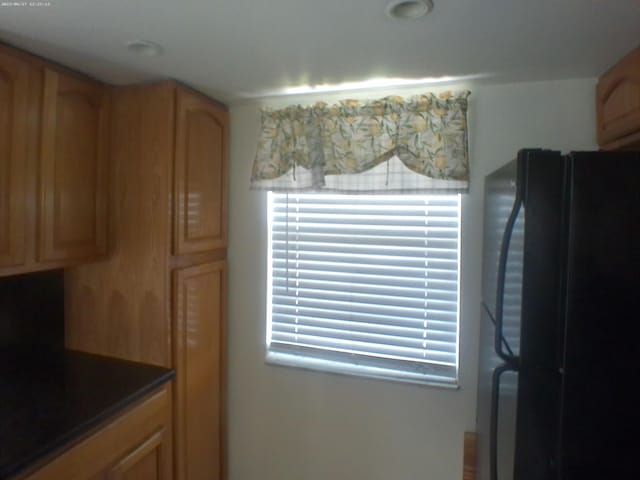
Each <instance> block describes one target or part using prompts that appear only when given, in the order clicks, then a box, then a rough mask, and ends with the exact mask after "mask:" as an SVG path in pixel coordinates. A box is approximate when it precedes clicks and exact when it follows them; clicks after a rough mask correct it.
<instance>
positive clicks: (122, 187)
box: [65, 82, 228, 480]
mask: <svg viewBox="0 0 640 480" xmlns="http://www.w3.org/2000/svg"><path fill="white" fill-rule="evenodd" d="M110 119H111V120H110V155H111V158H110V175H109V177H110V178H109V192H110V193H109V197H110V205H109V211H110V214H109V219H110V220H109V232H108V237H109V244H110V255H109V258H108V259H106V260H104V261H101V262H96V263H92V264H85V265H81V266H78V267H74V268H70V269H68V270H67V271H66V274H65V295H66V303H65V308H66V319H65V335H66V344H67V347H69V348H72V349H75V350H82V351H87V352H91V353H97V354H102V355H107V356H114V357H118V358H124V359H128V360H134V361H140V362H145V363H151V364H154V365H159V366H164V367H169V368H173V369H175V371H176V376H175V380H174V392H173V393H174V401H175V410H174V432H175V437H174V443H173V445H174V456H175V457H174V458H175V461H174V463H175V478H176V479H177V480H200V479H206V480H220V479H222V478H224V456H225V454H224V437H225V432H224V425H225V422H224V413H223V412H224V392H225V377H224V369H225V367H224V357H225V353H224V352H225V350H224V347H225V343H226V339H225V333H224V332H225V329H224V325H225V322H226V319H225V311H224V303H225V298H226V286H225V284H226V269H225V267H224V261H225V259H226V232H227V227H226V220H227V212H226V209H227V206H226V205H227V199H226V197H227V137H228V112H227V111H226V108H224V107H223V106H221V105H220V104H218V103H216V102H215V101H213V100H210V99H208V98H206V97H204V96H202V95H200V94H198V93H196V92H194V91H192V90H190V89H188V88H185V87H183V86H181V85H179V84H176V83H175V82H162V83H159V84H153V85H144V86H133V87H119V88H116V89H114V90H113V92H112V94H111V104H110ZM86 312H91V315H87V314H86Z"/></svg>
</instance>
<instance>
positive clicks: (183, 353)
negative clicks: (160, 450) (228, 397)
mask: <svg viewBox="0 0 640 480" xmlns="http://www.w3.org/2000/svg"><path fill="white" fill-rule="evenodd" d="M173 297H174V298H173V305H174V309H175V311H174V317H173V318H174V323H175V325H174V332H175V334H176V341H175V346H174V351H175V367H176V383H175V385H174V387H175V392H176V395H175V409H174V415H175V418H176V432H175V435H176V442H175V444H176V456H175V458H176V480H220V479H221V478H223V462H222V458H223V457H224V454H223V448H224V441H223V438H224V425H223V419H224V410H225V408H224V396H223V392H222V390H221V388H220V387H221V385H224V383H225V382H224V380H223V378H224V372H225V370H226V368H225V365H226V363H225V349H224V338H225V328H224V318H225V298H226V264H225V262H223V261H221V262H212V263H207V264H203V265H196V266H193V267H188V268H183V269H178V270H176V271H174V273H173Z"/></svg>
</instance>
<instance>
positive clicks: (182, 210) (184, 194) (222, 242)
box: [173, 90, 229, 255]
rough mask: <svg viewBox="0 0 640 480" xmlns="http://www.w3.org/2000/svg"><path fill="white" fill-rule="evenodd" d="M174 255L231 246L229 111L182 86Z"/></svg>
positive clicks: (177, 131)
mask: <svg viewBox="0 0 640 480" xmlns="http://www.w3.org/2000/svg"><path fill="white" fill-rule="evenodd" d="M176 108H177V111H176V153H175V178H174V193H175V195H174V212H175V220H174V241H173V246H174V252H173V253H174V254H175V255H181V254H185V253H194V252H203V251H207V250H212V249H215V248H220V247H224V246H226V241H227V231H226V225H227V221H226V214H227V208H226V199H227V188H226V182H225V181H224V179H226V178H227V162H226V158H227V148H228V147H227V131H228V128H229V127H228V115H227V112H226V111H223V110H221V109H220V108H219V107H218V106H217V105H215V104H212V103H211V102H208V101H206V100H205V99H203V98H202V97H200V96H199V95H195V94H193V93H191V92H189V91H186V90H178V91H177V99H176Z"/></svg>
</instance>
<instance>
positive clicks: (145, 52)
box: [127, 40, 162, 57]
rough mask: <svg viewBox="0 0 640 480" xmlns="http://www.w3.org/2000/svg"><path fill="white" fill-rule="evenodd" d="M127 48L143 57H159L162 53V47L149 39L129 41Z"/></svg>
mask: <svg viewBox="0 0 640 480" xmlns="http://www.w3.org/2000/svg"><path fill="white" fill-rule="evenodd" d="M127 50H129V52H130V53H133V54H135V55H141V56H143V57H157V56H158V55H160V54H161V53H162V47H161V46H160V45H158V44H157V43H153V42H149V41H147V40H132V41H131V42H127Z"/></svg>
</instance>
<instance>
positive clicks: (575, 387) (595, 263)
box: [561, 153, 640, 480]
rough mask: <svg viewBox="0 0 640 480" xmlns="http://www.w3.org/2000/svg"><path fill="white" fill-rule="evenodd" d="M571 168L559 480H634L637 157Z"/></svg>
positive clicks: (638, 400)
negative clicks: (628, 479) (624, 479)
mask: <svg viewBox="0 0 640 480" xmlns="http://www.w3.org/2000/svg"><path fill="white" fill-rule="evenodd" d="M571 167H572V183H571V185H572V189H571V213H570V222H569V223H570V235H569V269H568V278H567V296H566V298H567V300H566V303H567V312H566V317H567V324H566V349H565V356H564V386H563V387H564V389H563V395H564V396H563V412H562V413H563V422H562V451H563V456H562V459H561V461H562V463H561V469H562V472H563V476H562V478H563V480H578V479H580V480H584V479H596V478H598V479H618V478H638V452H639V447H640V440H639V439H638V438H639V437H638V432H639V431H640V407H639V406H640V393H638V392H640V390H639V389H638V387H637V385H636V384H637V382H638V379H639V378H640V355H639V350H640V349H639V348H638V344H639V339H640V316H639V315H638V312H639V311H640V187H639V185H640V153H576V154H573V156H572V162H571Z"/></svg>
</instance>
